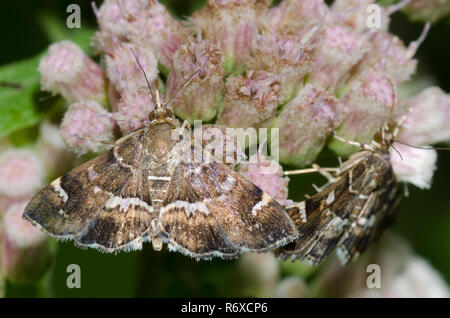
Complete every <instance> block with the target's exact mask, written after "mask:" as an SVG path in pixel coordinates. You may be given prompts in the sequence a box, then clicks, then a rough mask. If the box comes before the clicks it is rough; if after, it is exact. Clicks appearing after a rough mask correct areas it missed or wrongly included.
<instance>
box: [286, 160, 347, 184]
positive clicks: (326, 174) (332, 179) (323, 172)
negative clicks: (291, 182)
mask: <svg viewBox="0 0 450 318" xmlns="http://www.w3.org/2000/svg"><path fill="white" fill-rule="evenodd" d="M338 170H339V169H338V168H322V167H319V166H318V165H316V164H313V166H312V168H308V169H299V170H290V171H285V172H284V175H285V176H288V175H294V174H306V173H313V172H319V173H320V174H321V175H323V176H324V177H325V178H327V179H328V181H330V182H335V181H336V178H335V177H333V176H332V175H331V174H330V173H329V172H337V171H338Z"/></svg>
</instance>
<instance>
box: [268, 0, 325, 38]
mask: <svg viewBox="0 0 450 318" xmlns="http://www.w3.org/2000/svg"><path fill="white" fill-rule="evenodd" d="M328 11H329V9H328V6H327V5H326V3H325V1H323V0H303V1H297V0H284V1H282V2H281V3H280V4H279V5H277V6H276V7H273V8H270V9H269V10H268V12H267V13H266V14H265V15H264V16H263V17H262V18H261V19H260V23H261V24H262V25H263V27H264V28H265V29H267V30H270V31H271V32H273V33H278V34H286V33H293V34H305V33H307V32H308V31H309V30H310V29H312V28H313V27H315V26H317V25H319V24H320V23H321V22H322V20H323V18H324V17H325V16H326V14H327V13H328Z"/></svg>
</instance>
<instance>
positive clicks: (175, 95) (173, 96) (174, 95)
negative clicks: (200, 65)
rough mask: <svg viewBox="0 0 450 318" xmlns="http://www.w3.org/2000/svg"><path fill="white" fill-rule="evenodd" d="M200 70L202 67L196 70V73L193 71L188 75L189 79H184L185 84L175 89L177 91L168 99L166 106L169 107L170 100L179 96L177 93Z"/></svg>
mask: <svg viewBox="0 0 450 318" xmlns="http://www.w3.org/2000/svg"><path fill="white" fill-rule="evenodd" d="M198 72H200V69H198V70H196V71H195V72H194V73H192V74H191V75H190V76H189V77H188V79H187V80H185V81H184V83H183V84H181V86H180V87H178V88H177V89H176V91H175V93H174V94H173V95H172V97H171V98H170V99H169V100H168V101H167V103H165V104H164V107H167V105H169V104H170V102H171V101H172V100H173V99H174V98H175V97H177V95H178V93H179V92H180V90H181V89H182V88H184V86H185V85H186V84H187V83H188V82H189V81H190V80H191V79H192V78H193V77H194V76H195V75H196V74H197V73H198Z"/></svg>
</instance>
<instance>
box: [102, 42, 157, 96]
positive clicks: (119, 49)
mask: <svg viewBox="0 0 450 318" xmlns="http://www.w3.org/2000/svg"><path fill="white" fill-rule="evenodd" d="M112 42H113V43H114V44H113V45H111V46H110V47H109V48H108V54H106V55H105V61H106V70H107V73H108V77H109V79H110V81H111V83H113V84H114V86H115V87H116V88H117V90H118V91H119V92H121V93H122V94H123V93H124V92H127V93H132V92H136V91H138V90H140V89H148V88H147V82H146V80H145V77H144V72H145V75H146V76H147V79H148V81H149V82H150V83H152V82H153V81H154V80H155V78H156V76H157V75H158V62H157V61H156V58H155V56H154V55H153V53H152V51H150V50H149V49H144V48H143V47H141V46H138V45H134V44H132V43H122V42H120V41H118V40H117V39H116V40H112ZM135 55H136V56H135ZM138 61H139V63H140V64H141V66H142V68H143V69H144V71H142V69H141V68H140V66H139V64H138Z"/></svg>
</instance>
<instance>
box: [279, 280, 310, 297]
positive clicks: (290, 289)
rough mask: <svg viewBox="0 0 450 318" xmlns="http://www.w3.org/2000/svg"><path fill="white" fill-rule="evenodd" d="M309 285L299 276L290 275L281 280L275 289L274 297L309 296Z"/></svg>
mask: <svg viewBox="0 0 450 318" xmlns="http://www.w3.org/2000/svg"><path fill="white" fill-rule="evenodd" d="M308 295H309V292H308V286H307V285H306V283H305V282H304V281H303V280H302V279H301V278H299V277H297V276H289V277H286V278H285V279H283V280H281V281H280V282H279V283H278V284H277V286H276V287H275V290H274V291H273V294H272V297H275V298H305V297H308Z"/></svg>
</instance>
